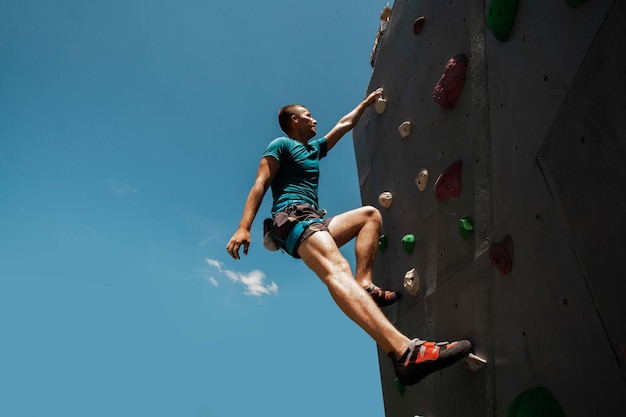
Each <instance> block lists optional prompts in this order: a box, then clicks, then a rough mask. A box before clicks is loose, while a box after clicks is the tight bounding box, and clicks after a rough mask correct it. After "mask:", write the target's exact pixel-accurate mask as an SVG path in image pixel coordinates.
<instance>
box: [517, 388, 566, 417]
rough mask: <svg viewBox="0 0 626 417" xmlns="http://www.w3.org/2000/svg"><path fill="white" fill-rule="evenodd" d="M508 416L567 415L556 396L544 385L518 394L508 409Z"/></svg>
mask: <svg viewBox="0 0 626 417" xmlns="http://www.w3.org/2000/svg"><path fill="white" fill-rule="evenodd" d="M506 416H507V417H565V412H564V411H563V408H562V407H561V404H559V402H558V401H557V399H556V398H554V396H553V395H552V394H551V393H550V391H548V390H547V389H545V388H543V387H537V388H533V389H531V390H528V391H525V392H523V393H521V394H520V395H518V396H517V397H516V398H515V399H514V400H513V401H512V402H511V405H509V408H508V410H507V411H506Z"/></svg>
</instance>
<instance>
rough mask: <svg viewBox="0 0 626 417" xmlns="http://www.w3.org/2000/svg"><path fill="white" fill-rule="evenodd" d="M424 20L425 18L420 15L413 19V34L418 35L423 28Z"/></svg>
mask: <svg viewBox="0 0 626 417" xmlns="http://www.w3.org/2000/svg"><path fill="white" fill-rule="evenodd" d="M425 22H426V19H425V18H424V16H420V17H418V18H417V19H415V23H413V33H414V34H415V35H419V34H420V32H421V31H422V29H424V23H425Z"/></svg>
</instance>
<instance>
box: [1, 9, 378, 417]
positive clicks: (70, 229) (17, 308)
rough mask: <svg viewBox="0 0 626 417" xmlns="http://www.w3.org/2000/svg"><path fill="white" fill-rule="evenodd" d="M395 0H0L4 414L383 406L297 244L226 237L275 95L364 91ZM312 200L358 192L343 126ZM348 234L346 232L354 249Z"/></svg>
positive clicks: (346, 326) (318, 99)
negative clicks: (235, 243) (292, 248)
mask: <svg viewBox="0 0 626 417" xmlns="http://www.w3.org/2000/svg"><path fill="white" fill-rule="evenodd" d="M384 5H385V3H384V2H373V1H368V2H362V1H358V0H349V1H341V2H336V1H335V2H331V1H327V0H308V1H293V0H291V1H287V0H282V1H265V2H259V1H248V0H244V1H241V2H230V3H229V2H217V1H210V0H179V1H176V2H173V1H162V0H151V1H148V0H123V1H119V0H107V1H104V0H82V1H79V0H58V1H54V2H50V1H44V0H39V1H38V0H21V1H7V0H0V203H1V204H0V332H1V334H2V337H1V343H0V393H1V394H0V396H1V397H2V401H0V415H2V416H6V417H35V416H46V417H50V416H53V417H54V416H59V417H60V416H63V417H72V416H80V417H84V416H90V417H99V416H107V417H109V416H142V415H145V416H148V415H149V416H152V417H160V416H201V417H216V416H225V417H226V416H228V417H232V416H249V415H251V414H252V413H253V414H254V415H277V416H287V415H289V416H291V415H298V416H300V417H307V416H319V415H361V416H376V415H378V416H380V415H383V406H382V398H381V392H380V380H379V374H378V362H377V356H376V346H375V344H374V342H373V341H372V340H370V339H369V338H368V337H367V335H366V334H365V333H364V332H363V331H361V329H360V328H358V327H357V326H356V325H355V324H353V323H352V322H351V321H350V320H349V319H347V318H346V317H345V316H344V315H343V314H342V313H341V312H340V310H339V309H338V308H337V307H336V306H335V304H334V303H333V301H332V300H331V298H330V296H329V295H328V293H327V291H326V289H325V287H324V286H323V285H322V284H321V282H320V281H319V280H318V279H317V277H315V276H314V275H313V274H312V273H311V272H309V270H308V269H307V268H306V267H305V266H304V265H303V264H302V263H301V262H299V261H296V260H293V259H291V258H289V257H288V256H286V255H282V254H278V253H270V252H268V251H266V250H265V249H264V248H263V246H262V244H261V240H262V236H261V230H260V229H261V221H260V220H262V218H263V217H265V215H267V214H268V213H269V209H270V198H269V197H270V196H269V195H267V196H266V199H265V201H264V204H263V206H262V208H261V211H260V215H259V216H260V217H258V218H257V221H256V222H255V224H254V226H253V227H254V229H253V236H252V238H253V243H252V246H251V248H250V254H249V255H248V256H247V257H246V258H243V260H241V261H234V260H232V259H230V258H229V257H228V255H227V253H226V251H225V245H226V243H227V241H228V239H229V238H230V236H231V234H232V233H233V232H234V230H235V228H236V227H237V224H238V223H239V220H240V217H241V211H242V207H243V203H244V200H245V197H246V196H247V193H248V191H249V189H250V186H251V185H252V181H253V179H254V175H255V173H256V169H257V167H258V162H259V158H260V155H261V153H262V151H263V149H264V148H265V146H266V145H267V143H269V141H270V140H271V139H273V138H274V137H276V136H279V135H281V132H280V130H279V128H278V124H277V122H276V112H277V110H278V108H279V107H280V106H282V105H284V104H290V103H303V104H305V105H307V106H308V107H309V109H310V110H311V111H312V113H313V115H314V117H315V118H316V119H317V120H318V131H319V132H321V133H324V132H326V131H328V130H329V129H330V128H331V127H332V126H333V124H334V123H335V122H336V121H337V120H338V119H339V118H340V117H341V116H342V115H343V114H345V113H346V112H348V111H349V110H351V109H352V107H353V106H354V105H356V104H357V102H358V101H359V100H360V99H361V98H363V97H364V95H365V92H366V88H367V84H368V81H369V77H370V74H371V67H370V66H369V54H370V50H371V47H372V44H373V41H374V37H375V35H376V30H377V28H378V15H379V13H380V11H381V9H382V7H383V6H384ZM320 187H321V190H320V191H321V193H320V194H321V195H320V197H321V205H322V206H323V207H325V208H327V209H328V210H329V212H330V213H331V214H332V213H337V212H341V211H345V210H348V209H351V208H354V207H357V206H359V205H360V197H359V190H358V180H357V172H356V165H355V161H354V153H353V146H352V140H351V135H348V136H346V137H345V138H344V139H343V140H342V142H340V143H339V145H338V146H337V147H335V148H334V149H333V151H332V152H331V153H330V155H329V158H328V159H326V160H325V161H324V162H323V163H322V178H321V184H320ZM351 251H352V247H347V248H346V250H345V253H346V255H347V256H348V258H349V260H350V261H351V263H353V257H352V254H351Z"/></svg>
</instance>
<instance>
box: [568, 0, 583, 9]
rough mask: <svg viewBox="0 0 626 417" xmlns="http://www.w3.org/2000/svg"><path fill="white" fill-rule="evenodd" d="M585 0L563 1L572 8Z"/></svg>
mask: <svg viewBox="0 0 626 417" xmlns="http://www.w3.org/2000/svg"><path fill="white" fill-rule="evenodd" d="M584 1H585V0H565V2H566V3H567V4H568V5H569V7H571V8H574V7H578V6H580V5H581V4H583V2H584Z"/></svg>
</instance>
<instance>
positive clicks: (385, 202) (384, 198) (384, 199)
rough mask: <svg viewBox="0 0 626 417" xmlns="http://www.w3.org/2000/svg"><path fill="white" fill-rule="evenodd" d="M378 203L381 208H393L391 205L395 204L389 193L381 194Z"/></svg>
mask: <svg viewBox="0 0 626 417" xmlns="http://www.w3.org/2000/svg"><path fill="white" fill-rule="evenodd" d="M378 202H379V203H380V205H381V206H383V207H385V208H389V207H391V203H393V195H391V193H390V192H389V191H385V192H384V193H380V195H379V196H378Z"/></svg>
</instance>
